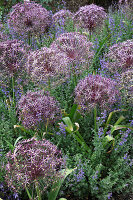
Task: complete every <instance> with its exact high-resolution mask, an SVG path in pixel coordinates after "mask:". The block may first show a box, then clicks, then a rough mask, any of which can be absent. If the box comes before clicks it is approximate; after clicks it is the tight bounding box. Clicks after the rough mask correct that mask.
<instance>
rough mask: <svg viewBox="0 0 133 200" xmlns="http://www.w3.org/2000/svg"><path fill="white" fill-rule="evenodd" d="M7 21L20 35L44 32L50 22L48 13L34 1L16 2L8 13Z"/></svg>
mask: <svg viewBox="0 0 133 200" xmlns="http://www.w3.org/2000/svg"><path fill="white" fill-rule="evenodd" d="M8 23H9V26H10V27H13V29H14V31H15V32H16V33H18V34H20V35H25V34H27V33H31V34H34V35H38V34H41V33H44V32H45V31H46V29H47V28H48V27H49V25H50V23H51V17H50V13H49V12H48V11H47V10H46V9H45V8H43V7H42V6H41V5H40V4H37V3H35V2H24V3H18V4H16V5H15V6H13V11H11V12H10V13H9V19H8Z"/></svg>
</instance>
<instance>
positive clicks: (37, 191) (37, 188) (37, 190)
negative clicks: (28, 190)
mask: <svg viewBox="0 0 133 200" xmlns="http://www.w3.org/2000/svg"><path fill="white" fill-rule="evenodd" d="M35 188H36V193H37V199H38V200H41V193H40V190H39V186H38V181H37V180H35Z"/></svg>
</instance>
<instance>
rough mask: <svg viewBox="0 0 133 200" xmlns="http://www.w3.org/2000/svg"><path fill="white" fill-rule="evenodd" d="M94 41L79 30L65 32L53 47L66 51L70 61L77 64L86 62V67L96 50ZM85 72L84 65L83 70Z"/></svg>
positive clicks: (74, 64)
mask: <svg viewBox="0 0 133 200" xmlns="http://www.w3.org/2000/svg"><path fill="white" fill-rule="evenodd" d="M92 45H93V44H92V43H91V42H89V41H88V40H87V37H86V36H84V35H81V34H80V33H77V32H70V33H63V34H62V35H60V36H59V37H58V38H57V39H56V40H55V41H54V42H53V43H52V44H51V48H56V49H57V50H59V51H61V52H64V53H65V54H66V55H67V57H68V59H69V61H70V63H71V64H72V65H73V66H76V67H77V68H76V70H77V71H79V68H78V66H77V65H79V66H81V64H84V65H85V66H84V67H85V68H88V65H89V64H90V63H91V60H92V58H93V55H94V52H93V50H92V48H93V47H92ZM81 71H82V72H83V67H82V70H81Z"/></svg>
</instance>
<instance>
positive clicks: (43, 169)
mask: <svg viewBox="0 0 133 200" xmlns="http://www.w3.org/2000/svg"><path fill="white" fill-rule="evenodd" d="M6 158H7V164H6V166H5V170H6V177H5V180H6V182H7V183H8V186H9V187H10V188H12V190H13V191H16V192H20V191H21V190H23V189H25V188H26V190H27V191H28V188H30V186H31V185H32V184H34V185H35V187H36V189H37V190H36V191H37V194H38V195H40V198H38V199H41V190H39V192H38V189H39V188H40V181H43V184H44V185H43V191H45V190H46V189H47V188H48V187H49V186H50V184H51V183H52V182H53V181H55V179H56V180H58V178H59V177H60V176H61V175H60V173H59V170H60V169H61V168H62V167H63V166H65V162H64V159H63V157H62V153H61V151H59V150H58V149H57V147H56V146H55V145H54V144H52V143H50V142H49V141H48V140H46V139H43V140H37V139H36V138H34V137H33V138H31V139H27V140H22V141H20V142H18V143H17V145H16V146H15V149H14V151H13V152H11V151H9V152H8V153H7V155H6Z"/></svg>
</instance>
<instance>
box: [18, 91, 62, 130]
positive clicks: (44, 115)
mask: <svg viewBox="0 0 133 200" xmlns="http://www.w3.org/2000/svg"><path fill="white" fill-rule="evenodd" d="M18 109H19V110H20V111H19V120H22V124H23V125H24V126H25V127H26V128H35V127H37V126H38V125H39V123H40V122H42V123H44V124H45V125H46V123H47V122H48V123H49V124H53V123H54V122H55V121H56V120H58V119H59V118H60V113H61V111H60V108H59V105H58V102H57V101H55V100H54V98H53V97H51V96H49V93H48V92H44V91H37V92H31V91H28V92H27V94H26V95H23V96H22V97H21V99H20V100H19V102H18Z"/></svg>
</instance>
